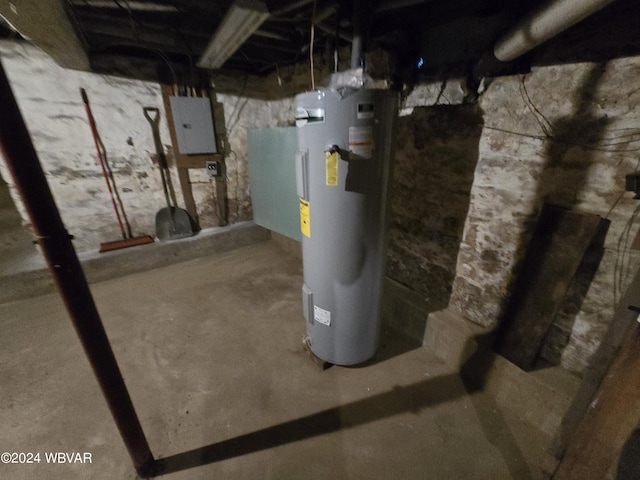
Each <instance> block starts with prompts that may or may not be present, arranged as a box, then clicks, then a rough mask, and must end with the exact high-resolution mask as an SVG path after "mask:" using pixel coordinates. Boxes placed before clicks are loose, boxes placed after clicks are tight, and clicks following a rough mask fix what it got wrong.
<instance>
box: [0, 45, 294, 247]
mask: <svg viewBox="0 0 640 480" xmlns="http://www.w3.org/2000/svg"><path fill="white" fill-rule="evenodd" d="M0 58H1V59H2V63H3V65H4V68H5V70H6V72H7V76H8V77H9V80H10V82H11V85H12V89H13V91H14V95H15V97H16V99H17V101H18V104H19V106H20V109H21V111H22V114H23V117H24V119H25V122H26V124H27V128H28V129H29V132H30V134H31V138H32V140H33V143H34V146H35V148H36V151H37V152H38V156H39V158H40V162H41V164H42V166H43V169H44V171H45V174H46V176H47V180H48V182H49V185H50V188H51V190H52V192H53V195H54V197H55V199H56V203H57V204H58V208H59V209H60V212H61V215H62V218H63V221H64V222H65V225H66V227H67V229H68V231H69V232H70V233H71V234H72V235H73V236H74V244H75V246H76V249H77V250H78V251H95V250H97V249H98V247H99V245H100V243H102V242H106V241H110V240H118V239H120V238H121V235H120V230H119V227H118V223H117V219H116V217H115V214H114V211H113V207H112V204H111V199H110V197H109V193H108V190H107V187H106V183H105V180H104V177H103V175H102V170H101V167H100V163H99V160H98V156H97V153H96V149H95V146H94V143H93V137H92V134H91V129H90V127H89V123H88V120H87V115H86V112H85V107H84V103H83V102H82V98H81V96H80V88H81V87H83V88H85V89H86V91H87V94H88V96H89V101H90V104H91V108H92V112H93V115H94V117H95V120H96V124H97V126H98V131H99V133H100V136H101V138H102V141H103V143H104V145H105V148H106V150H107V156H108V159H109V162H110V165H111V167H112V170H113V173H114V178H115V180H116V183H117V185H118V188H119V191H120V195H121V197H122V201H123V203H124V205H125V209H126V212H127V216H128V219H129V222H130V224H131V227H132V230H133V234H134V235H142V234H148V235H152V236H153V235H155V213H156V212H157V211H158V210H159V209H161V208H163V207H164V206H165V199H164V195H163V193H162V183H161V181H160V174H159V172H158V168H157V166H156V165H155V164H154V163H153V162H152V160H151V155H152V154H153V153H154V152H155V147H154V143H153V137H152V133H151V128H150V125H149V124H148V122H147V120H146V119H145V118H144V116H143V113H142V108H143V107H144V106H153V107H158V108H160V111H161V122H160V128H161V132H160V136H161V138H162V141H163V144H164V145H165V149H166V151H167V153H168V154H169V158H170V152H171V149H172V146H171V137H170V135H169V130H168V127H167V124H166V115H165V112H164V109H163V102H162V95H161V92H160V86H159V85H158V84H156V83H151V82H143V81H138V80H128V79H125V78H121V77H112V76H105V75H97V74H92V73H87V72H78V71H73V70H66V69H63V68H60V67H59V66H58V65H56V64H55V63H54V62H53V60H51V58H50V57H49V56H48V55H46V54H45V53H43V52H42V51H40V50H39V49H38V48H36V47H33V46H30V45H29V44H26V43H24V42H15V41H0ZM217 102H218V103H219V104H220V109H221V111H222V114H223V116H224V125H216V129H217V135H218V137H219V138H226V139H227V141H226V142H224V145H226V148H225V163H226V167H227V171H226V177H227V182H228V183H227V196H228V213H229V222H230V223H235V222H238V221H243V220H248V219H251V218H252V212H251V203H250V194H249V177H248V171H247V142H246V138H247V129H248V128H259V127H279V126H285V125H291V124H292V123H293V99H284V100H271V101H263V100H256V99H250V98H246V97H243V96H242V95H241V94H240V95H230V94H218V95H217ZM171 172H172V181H173V185H174V188H175V189H176V196H177V198H178V204H179V205H180V206H182V207H184V205H183V204H182V194H181V191H180V183H179V181H178V178H177V173H176V171H175V169H174V168H171ZM0 174H1V175H2V177H3V178H5V179H6V181H7V182H8V183H9V187H10V188H11V190H12V197H13V199H14V202H15V204H16V207H17V208H18V210H19V211H20V213H21V215H22V217H23V221H24V223H25V224H27V225H26V226H27V228H28V218H27V216H26V213H25V212H24V209H23V207H22V203H21V201H20V200H19V198H18V196H17V194H16V192H15V191H14V190H13V188H12V185H11V183H12V180H11V177H10V175H9V174H8V172H7V171H6V168H5V166H4V164H3V160H2V158H0ZM189 176H190V181H191V183H192V189H193V194H194V198H195V201H196V205H197V209H198V215H199V220H200V224H201V226H202V227H203V228H206V227H211V226H216V225H219V224H220V223H221V219H220V218H218V216H217V215H216V211H217V209H216V203H215V202H216V191H215V188H216V187H215V181H213V180H212V179H210V178H209V176H208V175H207V174H206V172H205V170H204V168H203V169H202V170H195V169H191V170H190V171H189Z"/></svg>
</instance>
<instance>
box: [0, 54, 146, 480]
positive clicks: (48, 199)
mask: <svg viewBox="0 0 640 480" xmlns="http://www.w3.org/2000/svg"><path fill="white" fill-rule="evenodd" d="M0 105H2V108H0V149H1V150H2V153H3V155H4V159H5V162H6V164H7V167H8V168H9V172H10V173H11V176H12V177H13V181H14V184H15V186H16V188H17V190H18V192H19V193H20V196H21V198H22V201H23V203H24V206H25V208H26V210H27V213H28V214H29V218H30V219H31V223H32V224H33V228H34V231H35V241H36V242H37V243H38V244H40V246H41V248H42V252H43V253H44V256H45V258H46V260H47V264H48V265H49V269H50V271H51V275H52V276H53V279H54V280H55V283H56V286H57V288H58V291H59V293H60V296H61V297H62V299H63V301H64V304H65V306H66V308H67V312H68V313H69V316H70V317H71V321H72V323H73V326H74V328H75V330H76V333H77V334H78V337H80V342H81V343H82V346H83V348H84V351H85V354H86V355H87V357H88V359H89V363H90V364H91V367H92V368H93V372H94V374H95V375H96V378H97V379H98V383H99V384H100V388H101V389H102V393H103V395H104V397H105V399H106V401H107V404H108V405H109V409H110V410H111V414H112V415H113V418H114V420H115V422H116V425H117V426H118V430H120V435H121V436H122V439H123V440H124V443H125V445H126V447H127V450H128V451H129V455H130V456H131V459H132V460H133V465H134V467H135V469H136V471H137V472H138V475H140V476H143V477H149V476H152V475H153V474H154V473H155V472H154V470H156V466H157V464H156V462H155V461H154V459H153V455H152V453H151V450H150V449H149V444H148V443H147V439H146V438H145V436H144V432H143V431H142V426H141V425H140V421H139V420H138V416H137V415H136V412H135V409H134V407H133V403H132V402H131V397H130V396H129V392H128V391H127V387H126V385H125V384H124V380H123V378H122V375H121V373H120V369H119V368H118V364H117V362H116V359H115V356H114V355H113V351H112V350H111V345H110V344H109V339H108V338H107V334H106V332H105V330H104V326H103V325H102V321H101V319H100V315H99V314H98V310H97V308H96V305H95V303H94V301H93V297H92V296H91V291H90V290H89V285H88V284H87V280H86V279H85V276H84V272H83V271H82V267H81V266H80V262H79V260H78V257H77V255H76V252H75V250H74V248H73V244H72V243H71V237H70V236H69V234H68V233H67V230H66V229H65V227H64V225H63V223H62V218H61V217H60V213H59V212H58V208H57V207H56V204H55V202H54V200H53V196H52V195H51V191H50V190H49V186H48V184H47V181H46V179H45V176H44V172H43V171H42V167H41V165H40V162H39V160H38V156H37V154H36V151H35V149H34V148H33V144H32V143H31V138H30V137H29V132H28V131H27V128H26V126H25V124H24V120H23V119H22V116H21V114H20V111H19V109H18V105H17V103H16V101H15V98H14V96H13V93H12V91H11V87H10V86H9V81H8V79H7V76H6V74H5V71H4V68H3V67H2V64H1V63H0Z"/></svg>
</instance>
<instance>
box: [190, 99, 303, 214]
mask: <svg viewBox="0 0 640 480" xmlns="http://www.w3.org/2000/svg"><path fill="white" fill-rule="evenodd" d="M216 103H217V107H216V108H219V109H220V110H221V111H222V113H223V117H224V122H218V123H217V124H216V129H217V131H216V135H217V137H218V140H219V142H218V143H219V144H221V145H222V149H221V153H223V154H224V157H225V165H226V178H227V197H228V213H229V221H230V222H231V223H234V222H236V221H242V220H250V219H251V218H253V215H252V210H251V195H250V190H249V188H250V185H249V171H248V141H247V135H248V134H247V131H248V130H249V129H251V128H275V127H285V126H291V125H293V121H294V107H293V99H291V98H288V99H283V100H268V101H267V100H258V99H252V98H247V97H243V96H242V95H230V94H220V93H219V94H217V95H216ZM222 123H224V124H222ZM189 174H190V179H191V184H192V189H193V195H194V199H195V201H196V205H197V206H198V215H199V217H200V221H201V222H202V223H203V225H218V224H219V219H217V218H216V215H215V209H214V208H213V205H214V204H215V202H216V192H215V182H213V181H212V180H211V179H210V178H209V177H208V175H207V174H206V172H205V171H204V170H202V171H199V170H190V173H189Z"/></svg>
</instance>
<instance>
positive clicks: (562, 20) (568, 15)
mask: <svg viewBox="0 0 640 480" xmlns="http://www.w3.org/2000/svg"><path fill="white" fill-rule="evenodd" d="M614 1H615V0H552V1H550V2H548V3H547V4H545V5H543V6H542V7H541V8H539V9H537V10H536V11H534V12H533V13H531V14H530V15H527V17H525V19H524V20H522V21H520V22H518V24H516V25H515V26H514V27H513V28H512V29H511V30H509V31H508V32H507V33H506V34H505V35H503V36H502V37H501V38H500V39H499V40H498V41H497V42H496V44H495V46H494V48H493V54H494V55H495V58H497V59H498V60H499V61H501V62H510V61H511V60H515V59H516V58H518V57H520V56H521V55H524V54H525V53H527V52H528V51H530V50H532V49H533V48H535V47H537V46H538V45H540V44H541V43H543V42H546V41H547V40H549V39H550V38H552V37H554V36H556V35H557V34H559V33H560V32H562V31H564V30H566V29H567V28H569V27H571V26H573V25H575V24H576V23H578V22H580V21H581V20H583V19H585V18H586V17H588V16H589V15H591V14H593V13H595V12H597V11H598V10H600V9H602V8H604V7H606V6H607V5H609V4H610V3H612V2H614Z"/></svg>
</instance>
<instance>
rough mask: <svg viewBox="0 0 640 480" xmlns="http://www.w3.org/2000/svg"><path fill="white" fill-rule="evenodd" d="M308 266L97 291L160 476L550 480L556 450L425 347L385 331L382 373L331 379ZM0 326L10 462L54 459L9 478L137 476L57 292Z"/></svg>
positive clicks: (229, 257) (103, 285) (157, 278)
mask: <svg viewBox="0 0 640 480" xmlns="http://www.w3.org/2000/svg"><path fill="white" fill-rule="evenodd" d="M301 272H302V269H301V264H300V261H299V259H298V258H296V256H294V255H292V254H291V253H290V252H287V251H285V250H284V249H283V248H281V247H280V246H279V245H278V244H276V243H274V242H273V241H263V242H260V243H256V244H254V245H249V246H244V247H241V248H238V249H235V250H231V251H227V252H222V253H219V254H215V255H210V256H206V257H204V258H200V259H195V260H190V261H185V262H182V263H178V264H174V265H170V266H166V267H162V268H157V269H153V270H149V271H146V272H141V273H135V274H131V275H128V276H124V277H121V278H117V279H112V280H107V281H102V282H99V283H95V284H93V285H92V291H93V293H94V296H95V300H96V303H97V305H98V309H99V311H100V312H101V315H102V318H103V322H104V324H105V327H106V330H107V333H108V335H109V337H110V339H111V342H112V346H113V349H114V352H115V354H116V357H117V359H118V361H119V363H120V368H121V370H122V372H123V375H124V377H125V381H126V382H127V385H128V387H129V390H130V393H131V396H132V399H133V402H134V404H135V406H136V409H137V411H138V414H139V416H140V419H141V422H142V426H143V428H144V430H145V433H146V435H147V438H148V440H149V444H150V446H151V449H152V451H153V453H154V455H155V456H156V458H158V457H163V458H166V459H167V468H168V470H169V472H167V473H165V474H164V475H163V476H162V478H166V479H171V480H183V479H184V480H186V479H189V480H194V479H211V478H224V479H227V478H233V479H332V480H333V479H347V478H348V479H434V480H438V479H455V480H458V479H468V480H474V479H478V480H485V479H492V480H500V479H518V480H522V479H539V478H544V476H543V474H542V473H541V471H540V470H539V469H538V468H537V467H536V466H532V465H534V464H536V462H537V461H538V458H539V455H540V453H541V451H542V450H543V448H544V445H543V443H544V442H543V440H542V439H541V438H540V437H539V436H537V435H536V433H535V432H532V431H531V429H527V428H526V427H525V426H524V425H523V424H521V423H518V421H517V419H514V418H512V416H510V414H509V413H508V412H500V411H499V409H498V407H497V404H496V403H495V401H494V400H493V399H492V398H491V397H490V395H489V394H487V393H474V394H473V395H470V394H468V393H467V391H466V390H465V386H464V384H463V383H462V381H461V380H460V378H459V376H458V375H457V374H456V372H455V371H452V369H451V368H450V367H447V366H446V365H445V364H444V363H443V362H442V361H440V360H439V359H438V358H437V357H435V356H434V355H433V354H432V353H431V352H430V351H429V350H428V349H426V348H424V347H419V348H416V345H415V342H409V341H406V340H404V339H403V338H402V337H401V336H399V335H397V334H393V333H392V332H385V335H384V336H383V340H382V344H381V347H380V349H379V352H378V353H377V354H376V357H375V358H374V360H373V361H371V362H369V363H368V364H366V365H364V366H361V367H359V368H343V367H332V368H330V369H328V370H325V371H321V370H320V369H319V368H318V367H317V366H316V365H315V364H314V363H313V362H312V361H311V360H310V358H309V357H308V355H307V354H306V353H305V352H304V351H303V349H302V337H303V335H304V333H305V332H304V328H305V326H304V321H303V317H302V311H301V302H300V286H301V282H302V273H301ZM0 322H1V328H2V335H0V385H2V389H1V390H0V425H2V427H3V428H2V429H0V451H8V452H34V453H36V452H39V453H40V455H41V462H40V463H37V464H29V465H19V464H10V465H3V464H0V478H11V479H14V480H21V479H33V478H47V479H50V480H56V479H65V480H66V479H76V478H77V479H109V480H113V479H134V478H136V475H135V472H134V469H133V467H132V464H131V462H130V459H129V457H128V455H127V452H126V450H125V448H124V445H123V443H122V440H121V439H120V437H119V434H118V432H117V430H116V427H115V425H114V423H113V420H112V418H111V416H110V413H109V411H108V409H107V407H106V404H105V402H104V400H103V398H102V395H101V393H100V390H99V388H98V386H97V383H96V381H95V379H94V376H93V374H92V372H91V370H90V368H89V365H88V362H87V360H86V358H85V356H84V353H83V351H82V348H81V346H80V344H79V341H78V339H77V337H76V336H75V333H74V331H73V329H72V326H71V322H70V321H69V319H68V317H67V314H66V312H65V311H64V309H63V306H62V304H61V301H60V299H59V298H58V296H57V295H56V294H47V295H43V296H39V297H35V298H29V299H26V300H18V301H12V302H8V303H4V304H2V305H0ZM239 437H240V438H239ZM47 452H81V453H84V452H89V453H90V454H91V457H92V463H90V464H82V463H76V464H62V465H61V464H55V465H54V464H48V463H47V462H46V459H45V453H47Z"/></svg>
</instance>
